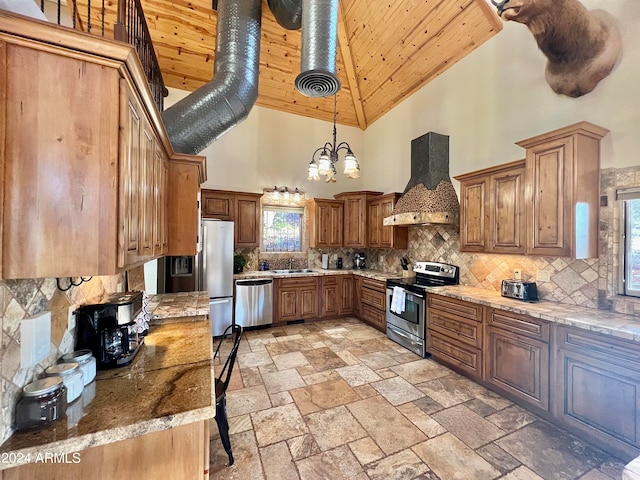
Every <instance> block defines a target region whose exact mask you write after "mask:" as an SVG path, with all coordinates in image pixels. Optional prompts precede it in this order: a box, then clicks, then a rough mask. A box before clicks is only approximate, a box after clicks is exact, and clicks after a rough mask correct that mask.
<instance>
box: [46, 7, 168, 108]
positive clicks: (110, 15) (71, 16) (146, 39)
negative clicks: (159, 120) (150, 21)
mask: <svg viewBox="0 0 640 480" xmlns="http://www.w3.org/2000/svg"><path fill="white" fill-rule="evenodd" d="M36 3H38V4H39V6H40V10H41V11H42V12H43V13H44V14H45V16H46V17H47V19H48V20H49V21H51V22H55V23H57V24H58V25H65V26H67V27H71V28H74V29H77V30H81V31H83V32H87V33H91V34H93V35H97V36H100V37H109V36H112V37H113V39H114V40H118V41H121V42H126V43H128V44H130V45H132V46H133V47H134V48H135V49H136V52H138V56H139V57H140V61H141V63H142V67H143V68H144V72H145V74H146V77H147V80H148V82H149V86H150V87H151V93H152V94H153V99H154V101H155V103H156V105H157V107H158V110H160V111H161V112H162V110H163V109H164V97H166V96H167V95H168V91H167V88H166V87H165V85H164V81H163V79H162V72H161V71H160V66H159V64H158V58H157V57H156V52H155V50H154V49H153V42H152V40H151V35H150V34H149V28H148V27H147V21H146V19H145V16H144V11H143V10H142V5H141V4H140V0H118V1H117V6H114V5H113V2H108V1H107V0H93V1H92V0H36Z"/></svg>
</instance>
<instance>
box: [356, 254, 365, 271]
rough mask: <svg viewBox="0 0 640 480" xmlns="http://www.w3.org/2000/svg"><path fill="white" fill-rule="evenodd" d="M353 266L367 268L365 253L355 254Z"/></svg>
mask: <svg viewBox="0 0 640 480" xmlns="http://www.w3.org/2000/svg"><path fill="white" fill-rule="evenodd" d="M353 268H354V269H356V270H362V269H363V268H367V257H366V256H365V254H364V253H354V254H353Z"/></svg>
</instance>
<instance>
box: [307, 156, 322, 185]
mask: <svg viewBox="0 0 640 480" xmlns="http://www.w3.org/2000/svg"><path fill="white" fill-rule="evenodd" d="M307 180H320V172H319V171H318V164H317V163H316V161H315V160H311V163H309V176H308V177H307Z"/></svg>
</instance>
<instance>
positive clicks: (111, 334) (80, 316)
mask: <svg viewBox="0 0 640 480" xmlns="http://www.w3.org/2000/svg"><path fill="white" fill-rule="evenodd" d="M141 310H142V292H128V293H115V294H112V295H108V296H106V297H105V298H104V300H103V301H102V302H100V303H94V304H91V305H81V306H80V307H78V310H76V317H77V320H78V321H77V324H78V332H77V338H76V350H80V349H83V348H88V349H90V350H91V351H92V352H93V356H94V357H95V358H96V361H97V368H98V369H99V370H106V369H109V368H115V367H124V366H125V365H129V364H130V363H131V362H132V361H133V359H134V357H135V356H136V353H138V350H139V349H140V346H141V345H142V343H143V342H144V337H142V336H139V335H138V333H137V329H136V324H135V322H134V320H135V318H136V317H137V316H138V314H139V313H140V311H141Z"/></svg>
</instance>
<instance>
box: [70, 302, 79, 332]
mask: <svg viewBox="0 0 640 480" xmlns="http://www.w3.org/2000/svg"><path fill="white" fill-rule="evenodd" d="M76 308H78V307H77V306H76V305H71V306H70V307H69V317H68V320H67V330H73V329H74V328H76V314H75V313H74V312H75V311H76Z"/></svg>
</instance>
